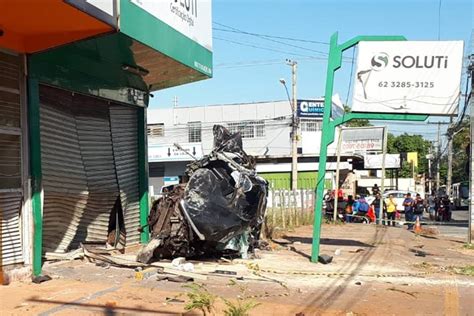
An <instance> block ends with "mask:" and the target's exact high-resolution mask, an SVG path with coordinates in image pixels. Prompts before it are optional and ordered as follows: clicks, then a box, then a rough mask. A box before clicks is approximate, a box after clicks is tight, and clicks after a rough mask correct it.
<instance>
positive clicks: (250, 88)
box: [150, 0, 473, 108]
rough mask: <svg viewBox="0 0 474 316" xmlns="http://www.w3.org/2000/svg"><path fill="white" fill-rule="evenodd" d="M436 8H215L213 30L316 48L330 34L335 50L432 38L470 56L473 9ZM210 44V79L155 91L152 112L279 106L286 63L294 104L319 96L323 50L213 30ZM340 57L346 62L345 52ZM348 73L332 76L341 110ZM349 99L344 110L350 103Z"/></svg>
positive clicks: (267, 3) (416, 4) (291, 0)
mask: <svg viewBox="0 0 474 316" xmlns="http://www.w3.org/2000/svg"><path fill="white" fill-rule="evenodd" d="M439 5H440V1H439V0H398V1H393V0H390V1H385V0H378V1H377V0H370V1H369V0H366V1H355V0H353V1H349V0H342V1H337V0H333V1H329V0H326V1H320V0H312V1H310V0H305V1H304V0H285V1H284V0H259V1H250V0H242V1H236V0H214V1H213V21H214V22H215V23H214V25H213V26H214V28H217V29H223V30H232V29H231V28H230V27H233V28H235V29H238V30H242V31H246V32H253V33H259V34H268V35H275V36H282V37H289V38H296V39H305V40H310V41H318V42H328V41H329V37H330V36H331V34H332V33H334V32H336V31H337V32H339V41H340V42H342V41H345V40H348V39H350V38H352V37H354V36H357V35H404V36H405V37H407V39H409V40H437V39H438V30H439V37H440V39H441V40H464V41H465V46H466V51H467V52H469V51H470V49H471V47H470V46H471V33H472V27H473V5H472V1H470V0H441V10H440V11H439ZM439 13H440V19H439V15H438V14H439ZM439 21H440V23H439ZM217 23H219V24H217ZM213 37H214V39H213V55H214V77H213V78H212V79H208V80H205V81H201V82H196V83H192V84H187V85H183V86H180V87H176V88H170V89H166V90H162V91H157V92H155V93H154V95H155V97H154V98H153V99H151V103H150V107H151V108H158V107H169V106H171V105H172V103H173V98H174V97H175V96H177V97H178V105H181V106H194V105H206V104H219V103H220V104H222V103H238V102H253V101H266V100H283V99H286V94H285V91H284V88H283V86H282V85H281V84H280V83H279V78H286V80H287V82H291V68H290V67H289V66H288V65H285V63H284V61H285V59H286V58H290V59H293V60H296V61H297V62H298V88H297V90H298V91H297V94H298V98H301V99H303V98H314V97H320V96H322V95H323V91H324V86H325V74H326V56H327V54H325V53H326V52H327V51H328V45H326V44H316V43H308V42H298V41H287V40H279V39H276V40H277V41H282V42H285V43H287V44H290V45H295V46H300V47H301V48H298V47H294V46H288V45H284V44H281V43H276V42H274V41H269V40H265V39H264V38H261V37H256V36H248V35H244V34H240V33H234V32H229V31H222V30H216V29H214V30H213ZM274 40H275V39H274ZM230 41H232V42H230ZM233 42H234V43H233ZM235 42H237V43H238V44H237V43H235ZM245 45H250V46H258V47H259V48H255V47H249V46H245ZM263 48H265V49H263ZM346 56H347V57H348V58H351V57H352V51H351V50H349V51H347V52H346ZM350 70H351V63H350V62H349V61H348V62H345V63H343V66H342V69H341V70H340V71H338V73H337V75H336V82H335V88H334V92H335V93H339V94H340V95H341V98H342V100H343V102H345V100H346V97H347V95H348V94H347V93H348V87H349V79H350ZM348 99H349V104H350V96H349V98H348Z"/></svg>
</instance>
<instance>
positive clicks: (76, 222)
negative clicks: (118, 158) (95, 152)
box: [40, 95, 89, 252]
mask: <svg viewBox="0 0 474 316" xmlns="http://www.w3.org/2000/svg"><path fill="white" fill-rule="evenodd" d="M55 99H56V100H55ZM57 101H60V102H57ZM70 101H71V99H70V98H66V99H59V96H58V98H54V96H53V97H52V98H46V96H45V95H42V96H41V108H40V109H41V113H40V117H41V162H42V172H43V190H44V198H43V201H44V202H43V204H44V205H43V247H44V250H45V251H61V252H63V251H66V250H68V249H69V248H70V247H71V248H73V247H75V246H77V245H78V244H79V242H80V241H83V240H85V239H86V235H87V234H86V230H85V229H81V228H82V227H81V228H79V226H80V221H81V219H82V216H83V214H84V211H85V209H86V207H87V204H88V196H89V192H88V188H87V179H86V173H85V170H84V166H83V163H82V156H81V150H80V146H79V139H78V135H77V128H76V120H75V118H74V115H73V113H72V111H71V110H70V109H69V108H68V107H67V106H66V104H67V103H68V102H70ZM53 102H54V103H56V106H54V105H52V104H53ZM61 105H62V106H61Z"/></svg>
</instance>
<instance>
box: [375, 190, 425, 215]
mask: <svg viewBox="0 0 474 316" xmlns="http://www.w3.org/2000/svg"><path fill="white" fill-rule="evenodd" d="M407 193H410V194H411V197H412V198H413V199H415V197H416V194H417V193H416V192H414V191H404V190H388V191H385V192H384V194H383V198H384V199H387V198H388V196H389V195H390V194H392V195H393V197H394V198H395V201H397V211H398V212H400V213H404V212H405V207H404V206H403V200H405V196H406V195H407ZM366 200H367V203H369V204H372V202H373V201H374V200H375V196H368V197H366Z"/></svg>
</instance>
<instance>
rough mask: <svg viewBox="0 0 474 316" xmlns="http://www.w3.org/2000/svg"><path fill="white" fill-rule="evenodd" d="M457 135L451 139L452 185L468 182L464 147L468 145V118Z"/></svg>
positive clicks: (466, 157) (466, 156)
mask: <svg viewBox="0 0 474 316" xmlns="http://www.w3.org/2000/svg"><path fill="white" fill-rule="evenodd" d="M458 131H459V132H458V133H457V134H456V135H454V137H453V183H456V182H461V181H468V180H469V173H468V172H466V163H467V161H468V155H467V153H466V147H467V146H468V145H469V139H470V138H469V118H467V119H465V120H464V121H463V122H462V124H461V126H460V128H459V129H458Z"/></svg>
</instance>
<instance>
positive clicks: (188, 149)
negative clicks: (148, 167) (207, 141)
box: [148, 143, 203, 162]
mask: <svg viewBox="0 0 474 316" xmlns="http://www.w3.org/2000/svg"><path fill="white" fill-rule="evenodd" d="M180 146H181V148H182V149H178V148H177V147H176V146H175V145H173V144H160V145H153V144H150V145H148V161H149V162H159V161H191V160H193V157H192V156H194V157H195V158H196V159H201V158H202V156H203V154H202V145H201V143H186V144H180Z"/></svg>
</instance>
